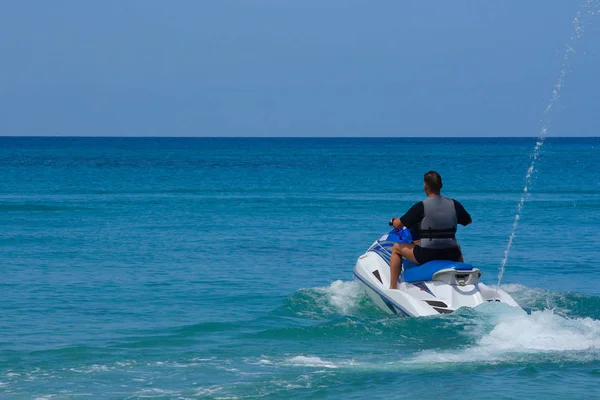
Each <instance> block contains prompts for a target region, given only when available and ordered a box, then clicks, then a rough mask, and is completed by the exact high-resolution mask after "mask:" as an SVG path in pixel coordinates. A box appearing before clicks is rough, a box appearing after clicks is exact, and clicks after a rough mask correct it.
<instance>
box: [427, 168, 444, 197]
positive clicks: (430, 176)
mask: <svg viewBox="0 0 600 400" xmlns="http://www.w3.org/2000/svg"><path fill="white" fill-rule="evenodd" d="M442 186H443V185H442V177H441V176H440V174H438V173H437V172H435V171H429V172H428V173H426V174H425V175H424V176H423V189H425V193H427V196H429V195H430V194H440V190H441V189H442Z"/></svg>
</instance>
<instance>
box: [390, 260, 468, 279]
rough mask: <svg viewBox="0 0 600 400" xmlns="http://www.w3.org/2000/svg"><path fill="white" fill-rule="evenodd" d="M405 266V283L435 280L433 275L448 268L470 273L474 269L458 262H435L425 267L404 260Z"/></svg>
mask: <svg viewBox="0 0 600 400" xmlns="http://www.w3.org/2000/svg"><path fill="white" fill-rule="evenodd" d="M402 262H403V265H404V274H403V277H404V282H408V283H412V282H423V281H430V280H433V275H434V274H435V273H436V272H438V271H440V270H442V269H446V268H453V269H455V270H457V271H470V270H472V269H473V266H472V265H471V264H465V263H461V262H457V261H447V260H434V261H429V262H427V263H425V264H423V265H416V264H413V263H411V262H410V261H408V260H402Z"/></svg>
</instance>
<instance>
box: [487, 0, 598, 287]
mask: <svg viewBox="0 0 600 400" xmlns="http://www.w3.org/2000/svg"><path fill="white" fill-rule="evenodd" d="M582 8H583V9H585V13H586V14H590V15H596V14H600V10H598V1H597V0H586V1H585V2H584V3H583V7H582ZM583 15H584V12H582V11H578V12H577V14H575V18H573V33H572V35H571V38H570V39H569V42H568V44H567V46H566V49H565V55H564V57H563V62H562V67H561V70H560V74H559V76H558V81H557V82H556V85H554V90H553V91H552V96H551V97H550V101H549V102H548V106H547V107H546V109H544V112H543V113H542V121H541V122H542V127H541V129H540V135H539V137H538V140H537V142H536V143H535V147H534V148H533V153H532V155H531V165H530V166H529V169H528V170H527V173H526V174H525V187H524V188H523V194H522V195H521V200H520V201H519V204H518V205H517V213H516V214H515V219H514V221H513V225H512V232H511V233H510V237H509V238H508V243H507V244H506V248H505V249H504V257H503V258H502V264H501V265H500V270H499V271H498V285H496V295H497V294H498V288H499V287H500V282H501V281H502V277H503V276H504V268H505V266H506V261H508V254H509V253H510V248H511V246H512V243H513V241H514V239H515V234H516V231H517V226H519V220H520V219H521V211H522V210H523V205H524V204H525V200H526V199H527V197H528V195H529V187H530V186H531V181H532V179H533V177H534V174H535V163H536V161H537V159H538V158H539V156H540V151H541V149H542V146H543V145H544V141H545V139H546V133H547V132H548V126H549V125H550V121H551V116H552V114H551V111H552V108H553V107H554V105H555V104H556V103H557V101H558V99H559V97H560V89H561V88H562V85H563V82H564V80H565V76H566V75H567V72H568V71H569V56H570V54H571V53H574V52H575V50H574V49H573V47H572V45H573V44H574V43H575V42H576V41H577V40H578V39H579V38H581V36H583V21H582V17H583Z"/></svg>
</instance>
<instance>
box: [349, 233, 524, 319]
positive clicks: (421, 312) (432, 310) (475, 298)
mask: <svg viewBox="0 0 600 400" xmlns="http://www.w3.org/2000/svg"><path fill="white" fill-rule="evenodd" d="M411 240H412V238H411V237H410V233H409V231H408V230H407V229H400V230H398V231H396V229H392V230H391V231H390V232H389V233H388V234H386V235H383V236H382V237H381V238H379V239H378V240H376V241H375V243H373V245H372V246H371V247H369V249H368V250H367V252H366V253H365V254H363V255H361V256H360V257H359V258H358V261H357V262H356V266H355V267H354V275H355V277H356V278H357V279H358V280H359V281H360V282H361V283H362V285H363V286H364V287H365V289H366V292H367V294H368V295H369V297H370V298H371V299H372V300H373V302H374V303H375V304H376V305H377V306H378V307H379V308H381V309H382V310H383V311H385V312H387V313H389V314H397V315H401V316H410V317H421V316H427V315H438V314H446V313H451V312H453V311H455V310H457V309H458V308H460V307H476V306H478V305H480V304H482V303H485V302H490V301H498V302H502V303H506V304H508V305H509V306H511V307H519V305H518V304H517V303H516V302H515V301H514V300H513V298H512V297H510V295H508V294H507V293H506V292H504V291H503V290H500V289H498V290H496V289H495V288H490V287H488V286H486V285H484V284H483V283H481V282H479V278H480V277H481V271H480V270H479V269H477V268H475V267H473V266H472V265H470V264H465V263H461V262H455V261H445V260H435V261H430V262H427V263H425V264H422V265H419V266H417V265H415V264H413V263H411V262H410V261H408V260H406V259H403V260H402V272H401V274H400V279H399V280H398V289H389V287H390V256H391V252H392V247H393V246H394V244H395V243H409V242H410V241H411Z"/></svg>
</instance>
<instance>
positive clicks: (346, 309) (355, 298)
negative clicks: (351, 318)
mask: <svg viewBox="0 0 600 400" xmlns="http://www.w3.org/2000/svg"><path fill="white" fill-rule="evenodd" d="M323 291H324V292H325V294H326V295H327V302H328V303H329V305H330V306H331V307H333V309H334V310H335V311H336V312H338V313H340V314H343V315H348V314H351V313H352V311H353V310H354V309H356V307H357V306H358V304H359V302H360V299H361V298H362V297H363V296H364V291H363V290H362V288H361V287H360V285H359V284H358V282H356V281H349V282H344V281H340V280H337V281H335V282H333V283H332V284H331V285H329V287H326V288H324V289H323Z"/></svg>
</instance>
